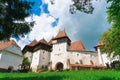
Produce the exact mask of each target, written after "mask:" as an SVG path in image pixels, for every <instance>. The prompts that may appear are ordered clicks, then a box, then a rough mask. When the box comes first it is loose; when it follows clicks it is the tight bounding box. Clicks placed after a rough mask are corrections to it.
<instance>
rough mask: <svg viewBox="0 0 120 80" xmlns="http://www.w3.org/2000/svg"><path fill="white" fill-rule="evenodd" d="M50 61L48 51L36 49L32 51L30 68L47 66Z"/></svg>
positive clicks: (35, 68) (34, 69)
mask: <svg viewBox="0 0 120 80" xmlns="http://www.w3.org/2000/svg"><path fill="white" fill-rule="evenodd" d="M49 62H50V52H48V51H46V50H42V49H40V50H38V51H36V52H34V53H33V57H32V63H31V68H32V70H33V71H35V72H36V71H37V70H39V69H41V68H42V66H44V67H45V66H48V63H49Z"/></svg>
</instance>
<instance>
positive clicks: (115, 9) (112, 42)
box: [100, 0, 120, 56]
mask: <svg viewBox="0 0 120 80" xmlns="http://www.w3.org/2000/svg"><path fill="white" fill-rule="evenodd" d="M107 2H108V3H110V6H109V7H108V9H107V19H108V22H109V23H111V25H112V27H111V28H110V29H109V30H108V31H107V32H105V33H104V34H103V35H102V37H101V39H100V40H102V41H103V42H104V45H103V46H102V48H101V50H102V52H106V53H108V54H109V55H110V54H111V53H114V56H115V55H120V40H119V39H120V1H119V0H107Z"/></svg>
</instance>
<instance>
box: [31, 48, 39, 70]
mask: <svg viewBox="0 0 120 80" xmlns="http://www.w3.org/2000/svg"><path fill="white" fill-rule="evenodd" d="M39 58H40V50H38V51H36V52H34V53H33V57H32V62H31V68H32V71H37V68H38V65H39Z"/></svg>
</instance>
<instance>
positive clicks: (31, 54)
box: [22, 30, 102, 72]
mask: <svg viewBox="0 0 120 80" xmlns="http://www.w3.org/2000/svg"><path fill="white" fill-rule="evenodd" d="M22 52H23V55H24V56H25V57H28V59H29V61H30V62H31V69H32V71H35V72H37V71H38V70H40V69H42V68H47V69H49V70H65V69H70V68H71V66H74V65H80V66H83V65H86V66H88V65H91V66H92V65H102V64H101V62H100V61H99V56H98V53H97V52H96V51H89V50H87V49H86V48H85V47H84V45H83V43H82V42H81V41H80V40H78V41H75V42H71V40H70V38H69V37H68V36H67V34H66V32H65V30H62V31H59V32H58V34H57V35H56V36H55V37H54V38H52V39H51V40H50V41H49V42H46V41H45V40H44V39H41V40H40V41H36V40H33V41H32V42H31V43H30V44H28V45H26V46H25V47H24V49H23V51H22Z"/></svg>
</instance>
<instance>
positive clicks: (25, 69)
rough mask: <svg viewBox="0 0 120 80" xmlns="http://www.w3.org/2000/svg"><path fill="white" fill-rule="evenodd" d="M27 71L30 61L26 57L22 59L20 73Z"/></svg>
mask: <svg viewBox="0 0 120 80" xmlns="http://www.w3.org/2000/svg"><path fill="white" fill-rule="evenodd" d="M29 70H30V61H29V59H28V57H24V58H23V62H22V71H23V72H27V71H29Z"/></svg>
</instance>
